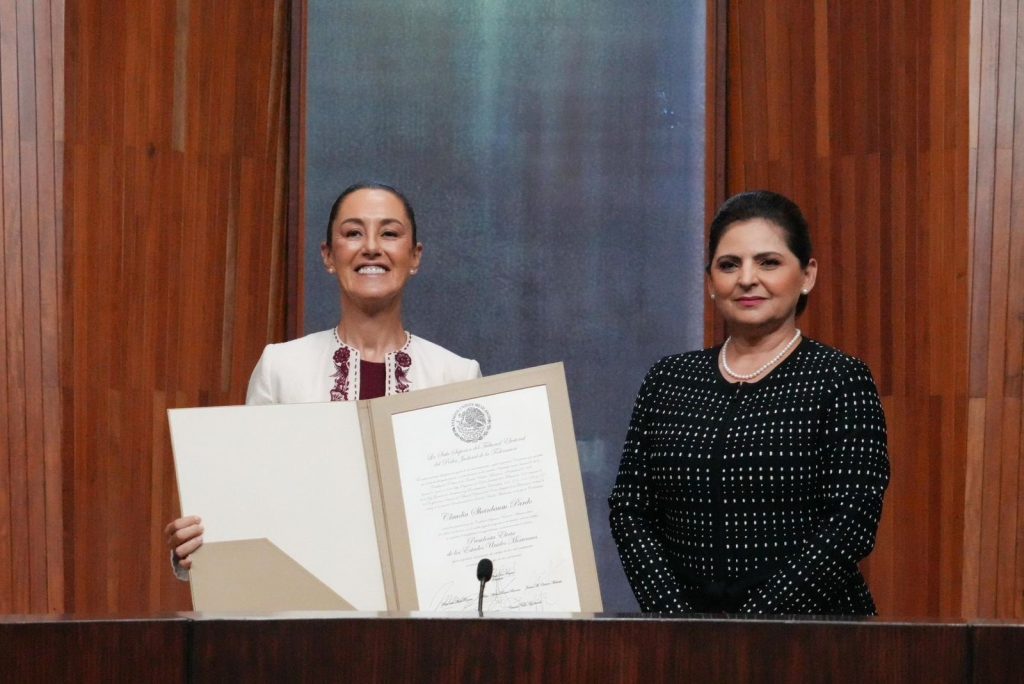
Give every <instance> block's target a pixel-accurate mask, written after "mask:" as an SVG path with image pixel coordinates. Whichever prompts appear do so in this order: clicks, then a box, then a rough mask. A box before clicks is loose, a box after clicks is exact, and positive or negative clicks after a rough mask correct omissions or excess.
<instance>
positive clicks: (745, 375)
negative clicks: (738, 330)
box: [718, 328, 800, 380]
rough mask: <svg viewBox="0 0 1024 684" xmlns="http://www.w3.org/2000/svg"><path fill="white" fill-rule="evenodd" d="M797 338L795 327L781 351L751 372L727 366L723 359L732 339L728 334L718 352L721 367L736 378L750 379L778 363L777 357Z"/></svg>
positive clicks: (798, 332)
mask: <svg viewBox="0 0 1024 684" xmlns="http://www.w3.org/2000/svg"><path fill="white" fill-rule="evenodd" d="M799 339H800V328H797V329H796V333H795V334H794V335H793V339H791V340H790V341H789V342H787V343H786V346H785V347H783V348H782V351H780V352H779V353H778V354H776V355H775V356H774V357H773V358H772V360H771V361H769V362H768V363H766V364H764V365H763V366H761V367H760V368H758V369H757V370H756V371H754V372H753V373H737V372H736V371H734V370H733V369H732V368H729V362H728V361H726V360H725V350H726V349H728V348H729V341H730V340H732V335H729V337H727V338H725V343H724V344H722V351H721V352H719V354H718V356H719V358H720V359H721V360H722V368H724V369H725V372H726V373H728V374H729V375H731V376H732V377H734V378H736V379H737V380H750V379H751V378H756V377H757V376H758V375H760V374H761V373H764V372H765V371H766V370H768V369H769V368H771V367H772V366H774V365H775V364H776V363H778V362H779V359H781V358H782V357H783V356H785V355H786V352H788V351H789V350H790V349H792V348H793V345H794V344H796V341H797V340H799Z"/></svg>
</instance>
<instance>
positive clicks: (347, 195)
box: [164, 183, 480, 579]
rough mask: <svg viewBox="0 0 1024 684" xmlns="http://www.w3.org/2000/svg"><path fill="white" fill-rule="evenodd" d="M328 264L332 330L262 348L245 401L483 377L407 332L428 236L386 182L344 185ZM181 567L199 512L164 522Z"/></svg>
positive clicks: (378, 391)
mask: <svg viewBox="0 0 1024 684" xmlns="http://www.w3.org/2000/svg"><path fill="white" fill-rule="evenodd" d="M320 253H321V256H322V258H323V263H324V267H325V268H326V269H327V271H328V273H331V274H333V275H334V277H335V278H337V280H338V285H339V291H340V296H341V313H342V315H341V322H340V323H339V324H338V325H336V326H335V327H333V328H331V329H330V330H324V331H321V332H316V333H312V334H310V335H306V336H305V337H302V338H299V339H297V340H292V341H291V342H284V343H281V344H270V345H267V347H266V348H265V349H264V350H263V355H262V356H261V357H260V360H259V362H258V363H257V364H256V368H255V369H254V370H253V372H252V376H251V377H250V378H249V390H248V392H247V393H246V400H245V401H246V403H247V404H293V403H303V402H316V401H348V400H355V399H373V398H375V397H380V396H385V395H392V394H399V393H402V392H409V391H412V390H414V389H423V388H426V387H433V386H435V385H444V384H448V383H452V382H459V381H461V380H471V379H474V378H478V377H480V365H479V364H478V363H477V362H476V361H473V360H470V359H464V358H462V357H460V356H457V355H455V354H453V353H451V352H450V351H448V350H446V349H444V348H443V347H440V346H438V345H436V344H433V343H432V342H428V341H427V340H424V339H422V338H419V337H416V336H414V335H412V334H411V333H409V332H408V331H407V330H406V329H405V326H404V325H403V324H402V294H403V292H404V291H405V285H406V283H408V281H409V279H410V278H411V277H412V276H413V275H415V274H416V271H417V269H418V268H419V265H420V258H421V257H422V254H423V245H422V244H421V243H420V242H418V241H417V239H416V218H415V214H414V213H413V210H412V207H411V206H410V204H409V201H408V200H407V199H406V198H405V196H404V195H402V193H401V192H399V191H398V190H396V189H395V188H393V187H391V186H389V185H384V184H382V183H357V184H355V185H352V186H349V187H348V188H346V189H345V190H344V191H343V192H342V193H341V195H339V196H338V199H337V200H335V202H334V205H333V206H332V207H331V214H330V218H329V219H328V222H327V235H326V240H325V241H324V243H323V244H322V245H321V246H320ZM164 533H165V535H166V539H167V546H168V548H170V550H171V555H172V561H173V564H174V570H175V575H177V576H178V577H179V578H180V579H187V578H188V568H189V567H190V566H191V564H192V562H191V554H192V553H193V552H195V550H196V549H198V548H199V547H200V546H201V545H202V543H203V537H202V533H203V527H202V523H201V521H200V519H199V518H198V517H197V516H185V517H182V518H178V519H177V520H175V521H173V522H171V523H169V524H168V525H167V527H166V528H165V530H164Z"/></svg>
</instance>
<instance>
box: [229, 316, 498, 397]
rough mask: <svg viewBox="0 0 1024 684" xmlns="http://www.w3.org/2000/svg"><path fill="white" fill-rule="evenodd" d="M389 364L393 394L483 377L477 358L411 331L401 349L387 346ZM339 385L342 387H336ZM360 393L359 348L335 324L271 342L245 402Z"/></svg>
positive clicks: (388, 380)
mask: <svg viewBox="0 0 1024 684" xmlns="http://www.w3.org/2000/svg"><path fill="white" fill-rule="evenodd" d="M335 357H338V362H337V363H336V362H335ZM385 364H386V394H387V395H389V396H390V395H392V394H399V393H401V392H411V391H412V390H417V389H425V388H427V387H435V386H437V385H447V384H449V383H452V382H460V381H462V380H473V379H475V378H479V377H480V364H479V363H477V362H476V361H474V360H472V359H464V358H462V357H461V356H457V355H456V354H453V353H452V352H450V351H448V350H447V349H445V348H444V347H441V346H439V345H436V344H434V343H433V342H428V341H427V340H424V339H423V338H421V337H416V336H415V335H412V334H410V333H406V340H405V345H404V346H403V347H402V348H401V349H398V350H396V351H392V352H388V354H387V356H386V357H385ZM339 378H341V383H338V379H339ZM336 386H338V390H337V391H334V390H335V387H336ZM332 393H333V394H334V395H335V396H333V397H332ZM358 398H359V351H358V350H357V349H355V348H354V347H350V346H348V345H347V344H345V343H343V342H341V341H340V340H338V338H337V336H336V335H335V334H334V330H333V329H331V330H324V331H322V332H315V333H312V334H309V335H306V336H305V337H300V338H299V339H297V340H292V341H291V342H282V343H280V344H268V345H267V346H266V347H265V348H264V349H263V355H262V356H261V357H260V360H259V363H257V364H256V368H254V369H253V371H252V376H251V377H250V378H249V391H248V392H247V393H246V396H245V403H246V404H301V403H307V402H314V401H331V400H332V399H333V400H336V401H337V400H354V399H358Z"/></svg>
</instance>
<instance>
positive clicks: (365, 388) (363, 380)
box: [359, 359, 387, 399]
mask: <svg viewBox="0 0 1024 684" xmlns="http://www.w3.org/2000/svg"><path fill="white" fill-rule="evenodd" d="M386 380H387V365H386V364H384V363H375V362H373V361H363V360H362V359H360V360H359V398H360V399H376V398H377V397H383V396H384V392H386V391H387V382H386Z"/></svg>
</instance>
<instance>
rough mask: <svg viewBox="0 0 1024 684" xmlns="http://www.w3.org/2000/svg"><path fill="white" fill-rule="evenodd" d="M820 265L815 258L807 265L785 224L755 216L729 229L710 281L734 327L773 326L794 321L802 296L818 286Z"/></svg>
mask: <svg viewBox="0 0 1024 684" xmlns="http://www.w3.org/2000/svg"><path fill="white" fill-rule="evenodd" d="M817 270H818V265H817V263H816V262H815V261H814V259H811V260H810V261H809V262H808V263H807V266H804V267H801V265H800V260H799V259H798V258H797V256H796V255H795V254H793V252H792V251H791V250H790V248H789V246H788V245H787V244H786V236H785V233H784V232H783V231H782V229H781V228H779V227H778V226H776V225H775V224H774V223H771V222H770V221H766V220H765V219H762V218H754V219H750V220H747V221H737V222H736V223H733V224H732V225H730V226H728V227H727V228H726V229H725V232H724V233H723V234H722V238H721V240H720V241H719V242H718V245H717V247H716V250H715V254H714V255H713V256H712V258H711V263H710V268H709V271H708V277H707V285H708V291H709V292H710V293H711V294H712V296H713V297H714V300H715V306H716V307H717V308H718V311H719V312H720V313H721V314H722V317H723V318H725V321H726V323H727V324H728V325H729V329H730V331H734V332H740V331H741V330H740V329H747V330H755V331H762V332H770V331H772V330H775V329H778V328H779V327H781V326H783V325H786V324H788V325H794V321H795V319H796V305H797V301H798V300H799V299H800V295H801V293H802V291H804V290H807V291H810V289H811V288H813V287H814V279H815V276H816V275H817Z"/></svg>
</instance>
